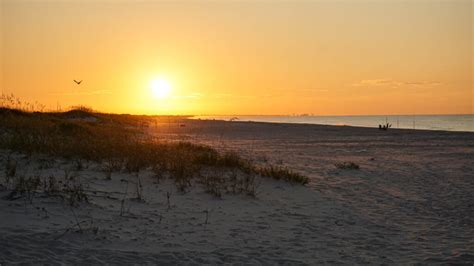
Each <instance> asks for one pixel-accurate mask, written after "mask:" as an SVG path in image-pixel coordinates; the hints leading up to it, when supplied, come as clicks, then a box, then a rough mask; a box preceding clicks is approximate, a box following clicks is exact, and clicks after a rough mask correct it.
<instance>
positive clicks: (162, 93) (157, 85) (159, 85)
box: [150, 79, 171, 99]
mask: <svg viewBox="0 0 474 266" xmlns="http://www.w3.org/2000/svg"><path fill="white" fill-rule="evenodd" d="M150 89H151V94H152V95H153V97H155V98H157V99H163V98H166V97H167V96H168V94H169V93H170V91H171V84H170V83H169V82H168V81H166V80H165V79H154V80H152V81H151V82H150Z"/></svg>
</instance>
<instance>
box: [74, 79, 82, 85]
mask: <svg viewBox="0 0 474 266" xmlns="http://www.w3.org/2000/svg"><path fill="white" fill-rule="evenodd" d="M74 82H76V84H77V85H80V84H81V82H82V79H81V80H79V81H77V80H74Z"/></svg>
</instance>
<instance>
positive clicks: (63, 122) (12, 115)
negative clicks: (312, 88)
mask: <svg viewBox="0 0 474 266" xmlns="http://www.w3.org/2000/svg"><path fill="white" fill-rule="evenodd" d="M153 119H158V118H156V117H148V116H133V115H116V114H104V113H98V112H94V111H93V110H91V109H89V108H86V107H76V108H73V109H71V110H69V111H64V112H38V111H31V110H25V109H23V110H22V108H19V106H17V105H15V106H5V105H4V107H1V108H0V149H4V150H7V151H10V152H21V153H22V154H26V155H32V154H42V155H48V156H52V157H55V158H63V159H68V160H71V161H73V162H74V164H75V168H77V169H76V170H81V168H82V167H83V164H84V163H85V162H90V161H92V162H96V163H99V164H100V165H102V169H103V171H104V176H105V179H110V178H111V176H112V173H113V172H127V173H138V172H140V171H142V170H151V171H153V172H154V173H155V174H156V178H158V179H160V178H170V179H172V180H174V182H175V184H176V187H177V189H178V190H179V191H181V192H186V191H188V190H189V189H191V187H192V186H193V185H194V184H200V185H202V186H203V187H204V190H205V191H206V192H207V193H210V194H212V195H214V196H216V197H222V195H223V194H224V193H234V194H246V195H250V196H253V197H255V196H256V193H257V191H256V190H257V188H258V182H257V179H258V178H263V177H269V178H274V179H277V180H284V181H287V182H291V183H297V184H302V185H304V184H307V183H308V181H309V180H308V178H307V177H305V176H303V175H301V174H299V173H296V172H293V171H291V170H289V169H287V168H284V167H281V166H273V165H257V164H255V163H253V162H252V161H251V160H248V159H245V158H243V157H241V156H240V155H238V154H237V153H234V152H219V151H217V150H216V149H214V148H212V147H210V146H206V145H202V144H195V143H191V142H182V141H179V142H176V141H174V142H172V141H167V140H164V139H157V138H154V137H152V136H150V135H149V134H147V133H146V130H145V129H146V128H147V127H148V125H149V123H151V121H153ZM15 166H16V164H15V162H14V161H13V160H11V159H10V158H8V159H7V160H6V165H5V167H4V169H5V171H6V172H5V176H6V181H7V182H5V183H6V185H5V186H6V187H8V188H10V189H13V190H15V191H16V192H19V193H20V194H25V195H26V194H31V193H30V192H31V191H36V190H38V189H40V188H43V190H45V192H50V193H51V192H58V191H57V189H56V190H55V184H54V180H52V179H50V180H43V181H41V180H37V179H34V178H27V177H23V176H22V177H18V176H16V175H15V172H16V171H15ZM42 183H45V184H42ZM80 189H81V188H80V187H79V186H76V187H74V189H72V187H66V188H65V192H67V193H66V194H68V196H67V197H68V198H69V199H72V200H71V202H72V203H73V202H74V201H75V200H77V199H79V200H80V199H84V197H82V196H81V195H82V194H81V193H80ZM78 191H79V192H78ZM74 193H76V194H74Z"/></svg>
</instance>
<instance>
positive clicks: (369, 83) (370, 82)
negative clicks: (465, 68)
mask: <svg viewBox="0 0 474 266" xmlns="http://www.w3.org/2000/svg"><path fill="white" fill-rule="evenodd" d="M438 85H441V82H437V81H396V80H393V79H364V80H361V81H359V82H356V83H353V84H352V86H354V87H380V86H387V87H392V88H398V87H402V86H405V87H406V86H412V87H431V86H438Z"/></svg>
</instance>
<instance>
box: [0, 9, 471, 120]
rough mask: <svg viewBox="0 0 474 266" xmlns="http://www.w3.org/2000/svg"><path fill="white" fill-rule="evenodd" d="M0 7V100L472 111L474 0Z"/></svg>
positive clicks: (166, 110) (130, 108)
mask: <svg viewBox="0 0 474 266" xmlns="http://www.w3.org/2000/svg"><path fill="white" fill-rule="evenodd" d="M0 2H1V6H0V8H1V12H0V15H1V20H0V21H1V22H0V23H1V28H0V30H1V35H0V37H1V42H0V43H1V46H0V52H1V61H0V62H1V64H0V66H1V75H0V85H1V89H2V92H3V93H8V94H10V93H13V94H15V95H16V96H18V97H20V98H22V99H24V100H26V101H30V102H34V101H38V102H41V103H43V104H45V105H46V106H47V107H48V108H56V106H57V104H58V103H59V104H60V105H61V106H62V107H63V108H64V107H67V106H70V105H78V104H82V105H88V106H91V107H93V108H94V109H98V110H101V111H107V112H120V113H123V112H126V113H146V114H202V115H218V114H269V115H270V114H293V113H296V114H301V113H313V114H315V115H359V114H414V113H415V114H454V113H457V114H459V113H464V114H466V113H473V101H474V92H473V75H474V72H473V67H472V64H473V51H472V49H473V35H474V34H473V10H474V9H473V4H472V1H470V0H466V1H457V0H446V1H436V0H426V1H421V0H410V1H408V0H407V1H402V0H386V1H383V0H379V1H377V0H372V1H365V0H360V1H359V0H345V1H261V0H260V1H226V0H222V1H191V0H189V1H169V2H168V1H167V2H165V1H99V0H96V1H90V0H82V1H73V0H70V1H68V0H63V1H40V0H37V1H22V0H0ZM74 79H76V80H83V82H82V83H81V84H80V85H77V84H75V83H74V82H73V80H74ZM162 83H163V84H166V86H169V87H170V90H169V93H168V94H166V95H164V94H163V95H161V93H160V92H159V93H156V91H155V93H154V92H153V90H152V88H151V87H152V84H161V85H162ZM161 85H159V86H161Z"/></svg>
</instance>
